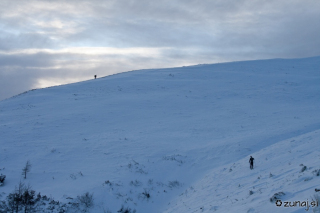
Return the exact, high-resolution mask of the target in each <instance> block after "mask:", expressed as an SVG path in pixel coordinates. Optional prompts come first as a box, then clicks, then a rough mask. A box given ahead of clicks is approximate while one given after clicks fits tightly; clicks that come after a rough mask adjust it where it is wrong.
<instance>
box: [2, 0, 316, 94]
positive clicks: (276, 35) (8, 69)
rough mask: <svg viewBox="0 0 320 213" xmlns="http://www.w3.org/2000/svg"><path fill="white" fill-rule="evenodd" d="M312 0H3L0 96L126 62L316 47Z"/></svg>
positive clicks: (171, 62) (304, 51) (237, 56)
mask: <svg viewBox="0 0 320 213" xmlns="http://www.w3.org/2000/svg"><path fill="white" fill-rule="evenodd" d="M318 20H320V1H318V0H305V1H300V0H282V1H273V0H270V1H252V0H215V1H199V0H183V1H182V0H173V1H172V0H170V1H169V0H162V1H147V0H139V1H127V0H108V1H102V0H90V1H89V0H88V1H85V0H83V1H78V0H77V1H75V0H69V1H62V0H60V1H59V0H58V1H49V0H41V1H35V0H29V1H23V0H17V1H9V0H4V1H1V3H0V100H1V99H4V98H8V97H10V96H12V95H15V94H18V93H21V92H23V91H25V90H29V89H32V88H37V87H46V86H52V85H59V84H64V83H71V82H76V81H80V80H85V79H90V78H93V75H95V74H97V75H98V76H106V75H110V74H113V73H119V72H124V71H129V70H136V69H144V68H159V67H173V66H184V65H192V64H199V63H216V62H227V61H235V60H253V59H263V58H279V57H281V58H295V57H310V56H316V55H320V48H319V47H320V38H319V36H318V35H320V24H319V21H318Z"/></svg>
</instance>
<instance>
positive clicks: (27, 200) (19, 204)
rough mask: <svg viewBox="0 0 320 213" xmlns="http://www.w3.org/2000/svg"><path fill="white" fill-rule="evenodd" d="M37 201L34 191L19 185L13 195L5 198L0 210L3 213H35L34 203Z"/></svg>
mask: <svg viewBox="0 0 320 213" xmlns="http://www.w3.org/2000/svg"><path fill="white" fill-rule="evenodd" d="M38 201H39V200H38V199H37V197H36V196H35V191H34V190H32V189H31V187H30V186H25V185H24V184H23V183H21V182H20V183H19V185H18V187H16V189H15V191H14V192H13V193H10V194H9V195H8V196H7V202H3V203H2V205H1V208H0V210H1V211H3V212H20V211H22V210H23V211H24V212H25V213H27V212H35V208H36V203H37V202H38Z"/></svg>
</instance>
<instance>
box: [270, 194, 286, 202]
mask: <svg viewBox="0 0 320 213" xmlns="http://www.w3.org/2000/svg"><path fill="white" fill-rule="evenodd" d="M284 195H285V193H284V192H278V193H275V194H274V195H273V196H272V197H270V202H275V201H277V200H281V198H282V197H283V196H284Z"/></svg>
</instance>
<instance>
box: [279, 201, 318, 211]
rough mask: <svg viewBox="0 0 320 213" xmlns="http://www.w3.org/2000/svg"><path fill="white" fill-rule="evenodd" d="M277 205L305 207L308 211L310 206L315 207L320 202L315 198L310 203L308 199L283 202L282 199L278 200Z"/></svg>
mask: <svg viewBox="0 0 320 213" xmlns="http://www.w3.org/2000/svg"><path fill="white" fill-rule="evenodd" d="M282 204H283V205H282ZM276 206H277V207H281V206H283V207H305V208H306V209H305V210H306V211H308V210H309V208H310V207H312V208H313V207H316V206H319V203H318V201H314V200H313V201H311V202H310V203H309V201H308V200H307V201H283V202H282V201H281V200H277V201H276Z"/></svg>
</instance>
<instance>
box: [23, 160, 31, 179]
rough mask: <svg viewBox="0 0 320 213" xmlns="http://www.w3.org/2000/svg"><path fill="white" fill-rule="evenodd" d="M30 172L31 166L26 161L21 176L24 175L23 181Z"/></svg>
mask: <svg viewBox="0 0 320 213" xmlns="http://www.w3.org/2000/svg"><path fill="white" fill-rule="evenodd" d="M30 170H31V164H30V161H27V163H26V165H25V166H24V167H23V169H22V175H24V179H26V178H27V173H28V172H30Z"/></svg>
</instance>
